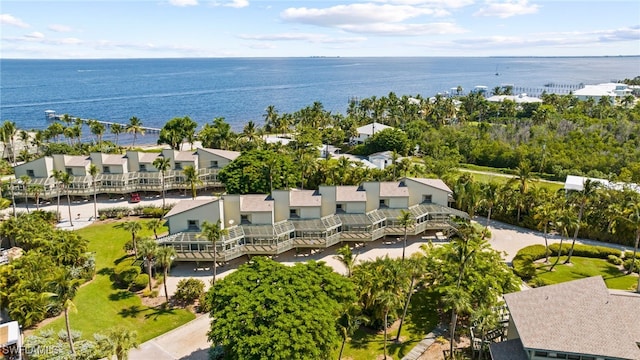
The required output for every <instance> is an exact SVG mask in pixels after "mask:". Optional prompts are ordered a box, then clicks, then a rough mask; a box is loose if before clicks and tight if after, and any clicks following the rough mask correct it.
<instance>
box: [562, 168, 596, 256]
mask: <svg viewBox="0 0 640 360" xmlns="http://www.w3.org/2000/svg"><path fill="white" fill-rule="evenodd" d="M599 188H600V183H599V182H596V181H591V179H587V180H585V182H584V185H583V187H582V191H580V192H578V203H579V205H580V208H579V210H578V221H577V222H576V229H575V231H574V232H573V241H572V242H571V249H570V250H569V256H568V257H567V260H566V261H565V262H564V263H565V264H568V263H570V262H571V255H573V248H574V247H575V245H576V239H577V238H578V232H579V231H580V222H581V221H582V215H583V214H584V208H585V206H586V205H587V203H588V202H590V201H592V200H594V199H595V198H596V197H597V196H598V189H599Z"/></svg>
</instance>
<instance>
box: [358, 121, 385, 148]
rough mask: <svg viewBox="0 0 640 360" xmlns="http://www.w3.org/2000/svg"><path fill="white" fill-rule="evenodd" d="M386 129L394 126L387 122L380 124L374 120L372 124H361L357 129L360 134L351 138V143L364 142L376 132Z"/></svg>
mask: <svg viewBox="0 0 640 360" xmlns="http://www.w3.org/2000/svg"><path fill="white" fill-rule="evenodd" d="M385 129H393V127H391V126H388V125H385V124H380V123H378V122H372V123H371V124H367V125H364V126H360V127H359V128H358V129H356V131H357V133H358V136H356V137H353V138H351V143H354V144H362V143H364V142H365V141H366V140H367V139H368V138H370V137H372V136H373V135H374V134H375V133H377V132H380V131H382V130H385Z"/></svg>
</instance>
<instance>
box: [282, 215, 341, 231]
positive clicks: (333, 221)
mask: <svg viewBox="0 0 640 360" xmlns="http://www.w3.org/2000/svg"><path fill="white" fill-rule="evenodd" d="M291 222H292V223H293V226H294V227H295V229H296V231H318V230H320V231H331V230H333V229H336V228H338V227H340V226H341V225H342V221H340V218H339V217H338V216H337V215H329V216H325V217H323V218H321V219H301V220H292V221H291Z"/></svg>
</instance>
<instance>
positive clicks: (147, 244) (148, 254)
mask: <svg viewBox="0 0 640 360" xmlns="http://www.w3.org/2000/svg"><path fill="white" fill-rule="evenodd" d="M139 250H140V254H142V258H143V259H144V264H145V266H146V267H147V275H149V292H151V278H152V277H151V267H152V266H153V261H154V259H155V257H156V255H157V253H158V244H157V243H156V242H155V240H153V239H149V238H144V239H142V240H141V241H140V246H139Z"/></svg>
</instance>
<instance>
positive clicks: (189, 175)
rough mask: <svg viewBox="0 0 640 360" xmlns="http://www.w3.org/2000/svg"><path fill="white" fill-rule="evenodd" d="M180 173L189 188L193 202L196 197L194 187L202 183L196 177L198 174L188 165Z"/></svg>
mask: <svg viewBox="0 0 640 360" xmlns="http://www.w3.org/2000/svg"><path fill="white" fill-rule="evenodd" d="M182 173H183V174H184V180H185V182H186V183H187V184H188V185H189V187H190V188H191V198H192V199H194V200H195V198H196V196H197V193H196V185H198V184H200V183H202V181H201V180H200V178H199V177H198V172H197V171H196V169H195V168H194V167H193V166H190V165H189V166H186V167H185V168H184V170H182Z"/></svg>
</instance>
